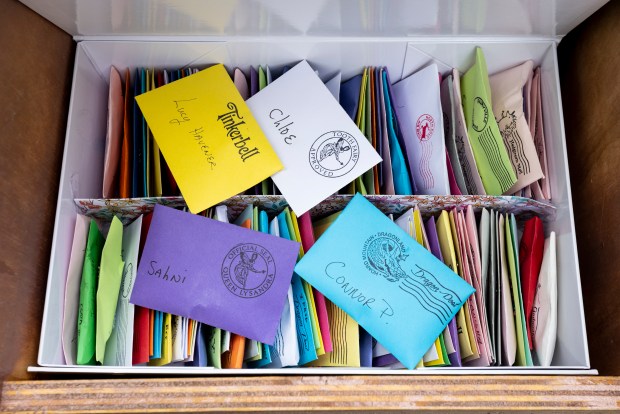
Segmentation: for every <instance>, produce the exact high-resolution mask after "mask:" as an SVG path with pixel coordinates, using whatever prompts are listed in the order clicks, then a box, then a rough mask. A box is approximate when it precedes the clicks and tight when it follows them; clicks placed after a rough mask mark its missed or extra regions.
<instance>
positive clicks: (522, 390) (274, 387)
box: [1, 376, 620, 413]
mask: <svg viewBox="0 0 620 414" xmlns="http://www.w3.org/2000/svg"><path fill="white" fill-rule="evenodd" d="M619 406H620V379H619V378H617V377H542V376H536V377H526V376H510V377H490V376H486V377H480V376H428V377H422V376H416V377H402V376H382V377H378V376H329V377H327V376H308V377H298V376H289V377H285V376H281V377H238V378H197V379H133V380H127V379H114V380H80V381H62V380H56V381H46V382H30V381H19V382H7V383H5V384H4V387H3V390H2V406H1V407H2V409H3V410H6V411H11V412H19V411H46V412H54V411H63V412H69V411H73V412H83V413H87V412H106V411H111V410H119V411H122V412H168V411H177V412H178V411H186V412H202V411H258V410H263V411H270V412H273V411H309V410H322V411H325V410H334V411H351V412H353V411H362V410H364V411H369V410H372V411H380V410H412V409H418V410H422V411H436V410H442V409H443V410H467V411H494V412H497V411H504V410H510V409H517V410H527V411H538V410H544V411H558V412H562V411H565V410H568V409H575V410H584V411H593V410H615V409H618V407H619Z"/></svg>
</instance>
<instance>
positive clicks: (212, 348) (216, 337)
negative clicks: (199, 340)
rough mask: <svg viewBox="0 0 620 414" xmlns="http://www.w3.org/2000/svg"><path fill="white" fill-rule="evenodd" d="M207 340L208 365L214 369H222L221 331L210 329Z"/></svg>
mask: <svg viewBox="0 0 620 414" xmlns="http://www.w3.org/2000/svg"><path fill="white" fill-rule="evenodd" d="M207 338H208V340H209V341H208V342H209V345H208V346H207V355H208V358H209V359H208V361H209V364H210V365H211V366H213V367H215V368H222V358H221V355H222V347H221V345H222V330H221V329H220V328H213V327H211V330H210V331H209V335H208V337H207Z"/></svg>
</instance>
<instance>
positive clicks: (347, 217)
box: [295, 194, 474, 369]
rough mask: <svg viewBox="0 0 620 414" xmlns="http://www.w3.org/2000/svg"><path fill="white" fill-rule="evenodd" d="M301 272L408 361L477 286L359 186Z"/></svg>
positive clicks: (412, 361)
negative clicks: (461, 275)
mask: <svg viewBox="0 0 620 414" xmlns="http://www.w3.org/2000/svg"><path fill="white" fill-rule="evenodd" d="M295 272H296V273H297V274H299V275H300V276H301V277H303V278H304V279H305V280H306V281H308V283H310V284H311V285H312V286H314V287H315V288H316V289H318V290H319V291H320V292H321V293H323V294H324V295H325V296H326V297H327V298H328V299H329V300H331V301H332V302H333V303H334V304H335V305H337V306H339V307H340V308H342V309H343V310H344V311H345V312H346V313H348V314H349V315H350V316H351V317H352V318H353V319H355V320H356V321H357V322H358V323H359V324H360V325H361V326H362V327H363V328H364V329H366V331H368V332H369V333H370V334H371V335H372V336H373V337H374V338H375V339H376V340H377V341H379V342H380V343H381V344H382V345H383V346H385V347H386V348H387V350H388V351H390V353H392V354H393V355H394V356H395V357H396V358H398V360H399V361H400V362H401V363H402V364H403V365H404V366H405V367H407V368H409V369H413V368H414V367H415V366H416V364H417V363H418V362H419V361H420V360H421V359H422V357H423V356H424V354H425V353H426V351H428V349H429V348H430V347H431V345H432V344H433V343H434V342H435V339H437V337H438V336H439V334H441V333H442V332H443V330H444V329H445V327H446V326H447V325H448V322H450V320H451V319H452V318H453V317H454V315H455V314H456V312H457V311H458V310H459V309H460V308H461V306H463V303H464V302H465V300H467V298H468V297H469V296H470V295H471V294H472V293H473V292H474V288H473V287H471V286H470V285H469V284H467V283H466V282H465V281H464V280H463V279H461V278H460V277H459V276H458V275H457V274H455V273H454V272H453V271H452V270H450V269H449V268H448V267H447V266H446V265H444V264H443V263H442V262H441V261H439V260H438V259H437V258H436V257H435V256H433V254H432V253H430V252H429V251H428V250H426V249H425V248H424V247H422V246H421V245H419V244H418V243H417V242H416V241H415V240H414V239H413V238H411V236H409V235H408V234H407V233H405V232H404V231H403V230H402V229H401V228H400V227H398V226H397V225H396V224H394V223H393V222H392V221H391V220H390V219H389V218H388V217H386V216H385V215H384V214H383V213H382V212H381V211H379V210H378V209H377V208H376V207H374V206H373V205H372V204H371V203H370V202H369V201H367V200H366V199H365V198H364V197H362V196H361V195H359V194H357V195H356V196H355V197H353V199H352V200H351V202H350V203H349V204H348V205H347V207H346V208H345V209H344V210H343V212H342V213H341V214H340V215H339V216H338V218H337V219H336V221H334V223H333V224H332V225H331V226H330V227H329V228H328V229H327V231H326V232H325V233H324V234H323V235H322V236H321V237H320V238H319V240H318V241H317V242H316V243H315V244H314V246H312V249H310V250H309V251H308V253H306V255H305V256H304V257H303V258H302V259H301V260H300V261H299V262H298V263H297V266H295Z"/></svg>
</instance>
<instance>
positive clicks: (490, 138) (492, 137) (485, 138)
mask: <svg viewBox="0 0 620 414" xmlns="http://www.w3.org/2000/svg"><path fill="white" fill-rule="evenodd" d="M461 95H462V99H463V112H464V114H465V124H466V125H467V134H468V135H469V140H470V142H471V147H472V150H473V152H474V158H475V159H476V164H477V166H478V172H479V173H480V178H481V179H482V184H483V185H484V189H485V191H486V193H487V194H488V195H502V194H503V193H505V192H506V191H507V190H508V189H509V188H510V187H511V186H512V185H513V184H514V183H516V182H517V177H516V175H515V172H514V170H513V169H512V164H511V163H510V158H509V157H508V153H507V152H506V147H505V146H504V141H503V139H502V136H501V134H500V132H499V127H498V126H497V122H496V121H495V116H494V115H493V109H492V108H493V105H492V103H491V86H490V85H489V74H488V73H487V63H486V60H485V59H484V54H483V53H482V49H481V48H479V47H477V48H476V63H474V66H472V67H471V68H470V69H469V70H468V71H467V72H466V73H465V75H463V76H462V77H461Z"/></svg>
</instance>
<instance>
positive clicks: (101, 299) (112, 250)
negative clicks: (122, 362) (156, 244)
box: [95, 217, 125, 364]
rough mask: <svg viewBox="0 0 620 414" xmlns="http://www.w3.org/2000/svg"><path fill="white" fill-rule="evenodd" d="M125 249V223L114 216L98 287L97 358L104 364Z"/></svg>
mask: <svg viewBox="0 0 620 414" xmlns="http://www.w3.org/2000/svg"><path fill="white" fill-rule="evenodd" d="M122 250H123V223H121V221H120V220H119V219H118V218H116V217H114V218H113V219H112V224H111V225H110V231H109V232H108V238H107V239H106V241H105V245H104V246H103V252H102V253H101V266H100V267H99V287H98V288H97V323H96V326H97V333H96V348H95V349H96V352H95V354H96V358H95V359H96V360H97V362H101V363H102V364H103V360H104V356H105V345H106V342H108V338H110V335H111V334H112V328H113V326H114V315H115V314H116V305H117V302H118V293H119V291H120V289H121V280H122V279H123V268H124V266H125V263H124V262H123V256H122Z"/></svg>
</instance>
